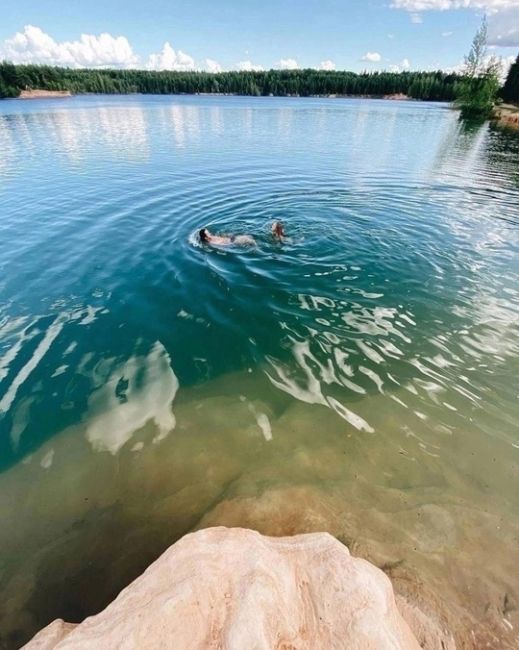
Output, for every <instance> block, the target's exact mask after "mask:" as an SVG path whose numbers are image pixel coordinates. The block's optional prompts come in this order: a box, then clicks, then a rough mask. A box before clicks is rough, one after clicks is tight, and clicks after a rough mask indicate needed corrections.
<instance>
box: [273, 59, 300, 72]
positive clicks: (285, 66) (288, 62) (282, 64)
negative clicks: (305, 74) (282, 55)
mask: <svg viewBox="0 0 519 650" xmlns="http://www.w3.org/2000/svg"><path fill="white" fill-rule="evenodd" d="M276 65H277V67H278V68H281V70H297V68H299V64H298V63H297V61H296V60H295V59H280V60H279V61H278V62H277V64H276Z"/></svg>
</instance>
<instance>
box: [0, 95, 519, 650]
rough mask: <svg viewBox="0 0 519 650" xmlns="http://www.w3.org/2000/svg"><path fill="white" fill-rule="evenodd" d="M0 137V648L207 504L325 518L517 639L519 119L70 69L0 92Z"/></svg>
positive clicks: (166, 540)
mask: <svg viewBox="0 0 519 650" xmlns="http://www.w3.org/2000/svg"><path fill="white" fill-rule="evenodd" d="M0 151H1V156H0V355H1V356H0V428H1V431H0V452H1V453H0V467H1V469H2V473H1V474H0V514H1V520H2V523H3V525H2V527H1V530H0V563H1V564H0V588H1V590H2V594H3V597H2V601H3V607H2V610H3V611H2V613H1V620H0V634H1V638H2V641H1V642H2V643H3V647H16V646H17V645H19V644H20V643H21V642H22V641H23V640H26V639H27V638H28V636H30V635H31V634H32V633H34V631H35V630H37V629H38V628H39V627H41V626H42V625H44V624H45V623H47V622H49V621H50V620H52V619H53V618H55V617H57V616H62V617H64V618H66V619H67V620H80V619H81V618H82V617H84V616H86V615H88V614H90V613H92V612H94V611H96V610H98V609H99V608H100V607H102V606H104V604H105V603H106V602H107V601H108V600H109V599H110V598H112V597H113V596H114V595H115V594H116V593H117V592H118V591H119V590H120V589H121V588H122V587H123V586H124V585H125V584H127V583H128V582H129V581H130V580H131V579H132V578H133V577H134V576H135V575H137V574H138V573H139V572H140V571H142V569H143V568H144V567H145V566H146V565H147V564H148V563H149V562H150V561H152V560H153V559H154V558H155V557H157V555H158V554H159V553H160V552H161V551H162V550H163V549H164V548H165V547H167V546H168V545H169V544H171V543H172V542H173V541H175V539H177V538H178V537H179V536H181V535H182V534H184V533H186V532H188V531H189V530H192V529H194V528H196V527H200V526H205V525H214V524H220V523H221V524H226V525H242V526H250V527H254V528H258V529H259V530H261V531H262V532H265V533H270V534H290V533H293V532H302V531H307V530H322V529H326V530H329V531H330V532H332V533H333V534H335V535H337V536H338V537H339V538H340V539H342V540H343V541H345V542H346V543H347V544H348V545H349V546H350V548H351V549H352V551H353V552H356V553H358V554H360V555H363V556H365V557H368V558H369V559H371V560H372V561H374V562H376V563H377V564H378V565H379V566H384V567H385V568H386V570H388V571H389V572H390V573H391V575H392V577H393V580H394V582H395V584H396V586H397V589H398V590H399V591H400V592H402V593H407V594H408V595H409V592H410V591H411V592H413V593H412V594H411V595H412V596H414V597H416V598H417V599H422V600H424V601H425V602H428V603H429V604H430V603H433V604H434V607H433V608H436V610H437V611H439V612H440V615H441V616H444V618H445V620H446V621H447V623H448V624H449V626H451V628H452V627H453V626H454V625H455V623H456V624H459V628H460V631H459V635H460V637H459V638H462V637H463V634H465V633H466V632H467V630H469V629H470V630H473V631H474V634H475V635H476V636H475V638H478V639H485V642H487V641H488V640H489V639H490V641H488V642H489V643H490V644H491V647H514V645H513V644H514V643H517V636H516V634H517V632H516V630H517V626H518V625H519V615H518V609H519V579H518V575H517V553H518V540H519V503H518V494H519V471H518V459H519V433H518V426H517V422H518V420H519V418H518V416H519V402H518V397H519V395H518V384H517V376H518V374H519V363H518V361H519V282H518V279H519V255H518V252H519V155H518V154H519V139H518V138H517V137H515V136H514V135H510V134H507V133H505V132H500V131H494V130H492V129H490V128H489V127H488V126H487V125H485V126H482V127H474V128H470V127H464V126H462V125H460V123H459V122H458V116H457V114H456V112H454V111H451V110H449V109H448V108H447V107H446V106H444V105H439V104H426V103H402V102H384V101H370V100H358V101H357V100H321V99H279V98H257V99H253V98H231V97H187V96H186V97H95V96H93V97H78V98H72V99H67V100H51V101H45V100H37V101H33V102H22V101H5V102H2V103H0ZM273 219H282V220H283V221H284V223H285V226H286V229H287V232H288V235H289V239H288V240H287V241H286V242H284V243H282V244H278V243H274V242H272V241H271V239H270V237H269V234H268V233H269V223H270V222H271V221H272V220H273ZM202 226H208V227H209V228H210V229H211V230H212V231H214V232H218V233H232V234H238V233H248V234H251V235H253V236H254V237H255V238H256V241H257V246H255V247H241V248H240V247H232V248H228V249H224V248H220V249H207V248H203V247H200V246H199V245H198V244H197V241H196V237H195V233H196V231H197V230H198V229H199V228H200V227H202ZM410 584H412V585H415V587H413V589H411V588H410V587H409V585H410ZM415 592H416V593H415ZM440 601H442V602H440ZM450 615H452V619H451V618H449V616H450ZM460 621H461V622H460ZM514 626H515V628H514ZM454 631H455V632H456V630H454ZM478 635H479V636H478ZM467 643H468V642H467ZM492 644H493V645H492ZM476 646H477V644H476Z"/></svg>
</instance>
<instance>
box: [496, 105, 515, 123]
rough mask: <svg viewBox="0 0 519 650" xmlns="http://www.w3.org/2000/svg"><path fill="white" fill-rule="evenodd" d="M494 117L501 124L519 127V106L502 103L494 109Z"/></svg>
mask: <svg viewBox="0 0 519 650" xmlns="http://www.w3.org/2000/svg"><path fill="white" fill-rule="evenodd" d="M493 119H494V120H495V121H496V123H497V124H498V125H499V126H504V127H507V128H511V129H519V106H514V105H513V104H502V105H501V106H498V107H496V108H495V109H494V114H493Z"/></svg>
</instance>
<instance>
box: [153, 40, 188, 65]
mask: <svg viewBox="0 0 519 650" xmlns="http://www.w3.org/2000/svg"><path fill="white" fill-rule="evenodd" d="M146 68H147V69H148V70H185V71H186V70H194V69H195V60H194V59H193V57H191V56H189V54H186V53H185V52H182V50H178V51H177V52H175V50H174V49H173V48H172V47H171V45H170V44H169V42H167V41H166V42H165V43H164V46H163V48H162V51H161V52H159V53H158V54H150V56H149V57H148V63H147V64H146Z"/></svg>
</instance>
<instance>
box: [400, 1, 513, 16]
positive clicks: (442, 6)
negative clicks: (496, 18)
mask: <svg viewBox="0 0 519 650" xmlns="http://www.w3.org/2000/svg"><path fill="white" fill-rule="evenodd" d="M391 6H392V7H394V8H395V9H405V10H406V11H431V10H436V11H447V10H449V9H484V10H485V11H487V12H488V13H493V12H496V11H499V10H501V9H508V8H510V7H518V6H519V0H393V2H392V3H391Z"/></svg>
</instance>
